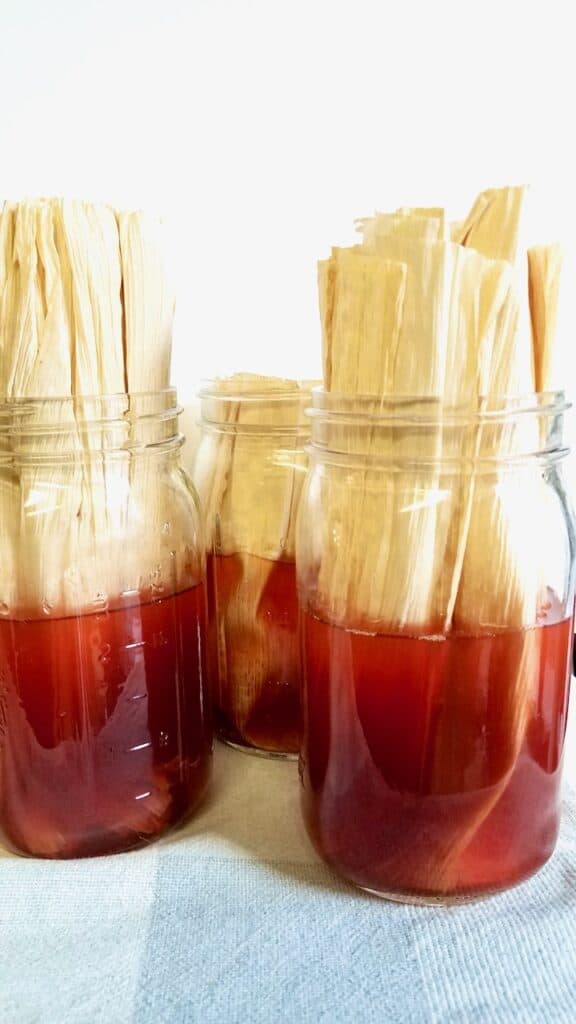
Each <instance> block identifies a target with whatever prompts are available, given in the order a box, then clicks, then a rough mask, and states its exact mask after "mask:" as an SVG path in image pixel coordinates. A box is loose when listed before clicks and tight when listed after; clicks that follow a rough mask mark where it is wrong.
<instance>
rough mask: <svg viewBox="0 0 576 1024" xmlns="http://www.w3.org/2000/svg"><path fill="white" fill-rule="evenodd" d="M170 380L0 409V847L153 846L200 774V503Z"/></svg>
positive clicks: (37, 851)
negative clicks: (136, 390) (142, 390)
mask: <svg viewBox="0 0 576 1024" xmlns="http://www.w3.org/2000/svg"><path fill="white" fill-rule="evenodd" d="M178 413H179V409H178V406H177V404H176V395H175V392H174V391H173V390H171V389H168V390H166V391H162V392H158V393H150V394H147V395H134V394H132V395H115V396H110V397H95V398H89V397H86V398H82V399H75V400H71V399H62V400H60V399H47V400H40V399H38V400H36V399H17V400H12V401H5V402H4V403H2V404H0V482H1V490H2V501H1V502H0V520H1V522H0V559H1V562H2V569H3V571H2V574H1V576H0V698H1V699H0V841H1V842H2V843H3V844H4V845H5V846H7V847H8V848H9V849H11V850H13V851H14V852H16V853H20V854H25V855H29V856H38V857H51V858H68V857H82V856H96V855H100V854H108V853H115V852H118V851H122V850H129V849H132V848H135V847H139V846H143V845H146V844H147V843H149V842H151V841H152V840H154V839H156V838H157V837H159V836H160V835H162V834H164V833H165V832H167V831H168V829H170V828H171V827H172V826H174V825H176V824H178V823H180V822H181V821H183V820H184V819H186V818H187V817H188V816H189V815H190V813H191V812H192V811H193V809H194V808H195V807H196V805H197V804H198V802H199V801H200V799H201V797H202V795H203V793H204V791H205V789H206V786H207V783H208V777H209V769H210V755H211V730H210V721H209V714H208V713H207V708H206V702H205V695H204V685H205V679H204V676H205V667H204V660H205V627H206V622H205V619H206V616H205V604H206V596H205V581H204V552H203V548H202V542H201V529H200V521H199V507H198V500H197V497H196V496H195V493H194V491H193V488H192V486H191V483H190V481H189V479H188V478H187V477H186V475H185V473H184V472H183V470H182V469H181V467H180V447H181V443H182V438H181V436H180V435H179V434H178Z"/></svg>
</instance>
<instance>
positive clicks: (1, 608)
mask: <svg viewBox="0 0 576 1024" xmlns="http://www.w3.org/2000/svg"><path fill="white" fill-rule="evenodd" d="M9 614H10V609H9V607H8V605H7V604H6V601H0V615H9Z"/></svg>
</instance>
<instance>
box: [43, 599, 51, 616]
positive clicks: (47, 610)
mask: <svg viewBox="0 0 576 1024" xmlns="http://www.w3.org/2000/svg"><path fill="white" fill-rule="evenodd" d="M53 607H54V605H52V604H50V601H48V599H47V598H46V597H45V598H44V600H43V601H42V611H43V612H44V615H51V614H52V610H53Z"/></svg>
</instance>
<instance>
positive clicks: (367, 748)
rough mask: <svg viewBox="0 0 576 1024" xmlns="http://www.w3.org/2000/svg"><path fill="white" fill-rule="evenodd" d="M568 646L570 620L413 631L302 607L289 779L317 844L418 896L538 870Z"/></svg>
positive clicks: (396, 889)
mask: <svg viewBox="0 0 576 1024" xmlns="http://www.w3.org/2000/svg"><path fill="white" fill-rule="evenodd" d="M527 634H531V635H529V636H528V635H527ZM571 642H572V620H571V619H566V620H564V621H560V622H557V623H555V624H551V625H544V626H538V627H536V628H535V629H534V630H527V631H504V632H501V633H497V634H491V635H481V636H462V635H450V636H449V637H448V638H433V637H429V638H426V637H417V638H416V637H411V636H405V635H396V636H388V635H369V634H366V633H360V632H353V631H349V630H345V629H342V628H339V627H335V626H332V625H329V624H327V623H326V622H323V621H321V620H320V619H318V618H315V617H313V616H312V615H310V614H305V615H303V621H302V644H303V673H304V681H303V682H304V686H303V702H304V712H303V713H304V739H303V751H302V760H301V774H302V777H303V783H304V797H303V800H304V813H305V818H306V821H307V825H308V829H309V831H310V834H311V837H312V839H313V841H314V843H315V845H316V847H317V849H318V851H319V852H320V854H321V855H322V856H323V857H324V858H325V859H326V860H327V861H328V862H329V863H330V864H331V865H332V866H333V867H334V868H335V869H336V870H337V871H339V872H340V873H341V874H343V875H344V876H346V877H347V878H348V879H350V880H351V881H353V882H355V883H356V884H357V885H360V886H362V887H364V888H367V889H371V890H374V891H376V892H381V893H384V894H390V895H398V896H402V895H404V896H406V895H407V896H411V897H421V898H427V897H457V896H464V895H473V894H474V893H480V892H485V891H492V890H495V889H499V888H503V887H506V886H508V885H510V884H513V883H515V882H518V881H520V880H521V879H522V878H525V877H526V876H528V875H529V874H531V873H532V872H534V871H535V870H536V869H537V868H539V867H540V866H541V865H542V864H543V863H544V862H545V861H546V859H547V858H548V857H549V856H550V854H551V853H552V851H553V848H554V845H555V841H556V837H557V833H558V825H559V784H560V772H561V758H562V747H563V741H564V733H565V727H566V715H567V704H568V687H569V678H570V676H569V662H570V651H571ZM526 643H529V645H530V650H531V652H532V656H531V658H530V659H528V660H522V658H523V653H522V652H523V651H524V652H525V651H526V649H527V648H526ZM527 664H528V665H529V666H530V667H529V668H528V669H527V671H528V672H529V678H528V677H527V678H525V679H524V680H523V683H522V686H523V687H524V684H526V689H523V692H524V693H525V692H526V690H527V691H528V692H529V694H530V697H529V711H528V718H527V721H525V723H524V727H523V729H522V731H521V733H520V734H519V735H520V738H519V739H518V740H515V739H514V735H515V733H514V728H513V726H511V717H510V716H511V712H512V703H511V702H513V701H514V700H515V699H517V698H515V692H516V693H517V691H515V687H516V686H517V685H518V679H519V678H520V676H519V666H520V667H521V666H526V665H527ZM524 706H526V705H524ZM512 721H513V719H512ZM515 744H516V746H515Z"/></svg>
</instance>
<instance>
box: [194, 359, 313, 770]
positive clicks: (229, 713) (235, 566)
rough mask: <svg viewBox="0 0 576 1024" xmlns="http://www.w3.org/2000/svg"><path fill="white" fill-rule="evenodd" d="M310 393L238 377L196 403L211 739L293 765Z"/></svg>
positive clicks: (292, 384)
mask: <svg viewBox="0 0 576 1024" xmlns="http://www.w3.org/2000/svg"><path fill="white" fill-rule="evenodd" d="M309 398H310V391H309V388H307V387H305V386H300V385H299V384H298V383H297V382H296V381H282V380H277V379H275V378H259V377H252V376H250V375H246V374H239V375H236V376H234V377H231V378H223V379H220V380H215V381H213V382H210V383H208V384H206V385H205V386H204V387H203V389H202V390H201V393H200V399H201V411H202V439H201V443H200V446H199V449H198V453H197V459H196V466H195V470H194V474H193V476H194V482H195V484H196V486H197V489H198V492H199V494H200V497H201V500H202V504H203V506H204V511H205V517H206V526H207V545H208V605H209V638H210V639H209V664H210V669H209V674H210V680H211V689H212V693H213V701H214V715H215V727H216V731H217V735H218V736H219V737H220V739H222V740H224V741H225V742H227V743H229V744H231V745H232V746H235V747H238V748H240V749H242V750H247V751H249V752H253V753H260V754H264V755H268V756H278V757H282V756H294V755H295V754H296V752H297V750H298V743H299V732H300V672H299V658H298V641H297V626H298V608H297V597H296V568H295V561H294V559H295V555H294V532H295V522H296V512H297V509H298V503H299V498H300V491H301V486H302V482H303V479H304V475H305V469H306V455H305V451H304V445H305V443H306V441H307V440H308V436H309V425H308V421H307V419H306V417H305V412H304V410H305V408H306V406H307V405H308V403H309Z"/></svg>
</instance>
